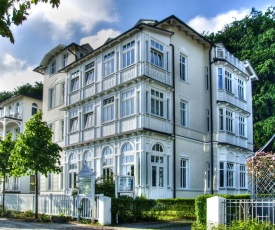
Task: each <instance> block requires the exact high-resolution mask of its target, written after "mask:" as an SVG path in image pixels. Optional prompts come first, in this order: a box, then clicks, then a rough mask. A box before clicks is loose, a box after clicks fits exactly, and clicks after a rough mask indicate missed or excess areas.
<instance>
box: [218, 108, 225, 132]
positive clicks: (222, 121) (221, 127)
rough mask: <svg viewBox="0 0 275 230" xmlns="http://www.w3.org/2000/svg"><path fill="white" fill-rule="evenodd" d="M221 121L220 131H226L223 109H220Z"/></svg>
mask: <svg viewBox="0 0 275 230" xmlns="http://www.w3.org/2000/svg"><path fill="white" fill-rule="evenodd" d="M219 118H220V119H219V120H220V130H224V125H223V123H224V118H223V109H219Z"/></svg>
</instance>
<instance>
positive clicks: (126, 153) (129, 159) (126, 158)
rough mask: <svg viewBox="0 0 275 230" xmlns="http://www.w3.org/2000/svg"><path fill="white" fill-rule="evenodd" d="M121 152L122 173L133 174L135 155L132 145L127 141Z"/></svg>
mask: <svg viewBox="0 0 275 230" xmlns="http://www.w3.org/2000/svg"><path fill="white" fill-rule="evenodd" d="M121 154H122V175H124V176H134V164H135V155H134V152H133V147H132V145H131V144H130V143H129V142H128V143H126V144H124V145H123V147H122V149H121Z"/></svg>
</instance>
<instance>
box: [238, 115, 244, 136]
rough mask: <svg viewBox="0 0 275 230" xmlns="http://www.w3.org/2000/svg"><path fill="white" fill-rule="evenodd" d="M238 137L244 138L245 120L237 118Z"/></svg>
mask: <svg viewBox="0 0 275 230" xmlns="http://www.w3.org/2000/svg"><path fill="white" fill-rule="evenodd" d="M239 135H240V136H241V137H245V118H244V117H243V116H239Z"/></svg>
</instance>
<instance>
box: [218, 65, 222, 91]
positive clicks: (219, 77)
mask: <svg viewBox="0 0 275 230" xmlns="http://www.w3.org/2000/svg"><path fill="white" fill-rule="evenodd" d="M222 72H223V69H222V68H218V84H219V89H223V76H222Z"/></svg>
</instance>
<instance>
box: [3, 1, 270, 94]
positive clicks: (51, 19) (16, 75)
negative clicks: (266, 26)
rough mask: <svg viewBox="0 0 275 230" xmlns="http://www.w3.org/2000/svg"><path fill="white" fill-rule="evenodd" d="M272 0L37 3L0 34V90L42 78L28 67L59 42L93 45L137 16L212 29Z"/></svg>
mask: <svg viewBox="0 0 275 230" xmlns="http://www.w3.org/2000/svg"><path fill="white" fill-rule="evenodd" d="M272 5H273V6H274V5H275V4H274V0H231V1H224V0H146V1H145V0H61V4H60V6H59V8H58V9H56V8H54V9H52V7H51V6H50V4H46V3H39V4H38V5H34V6H33V7H32V9H31V10H30V11H29V16H28V19H27V21H24V22H23V23H22V25H19V26H12V27H11V30H12V32H13V35H14V38H15V43H14V44H12V43H11V42H10V41H9V39H8V38H2V37H0V54H1V55H0V92H3V91H12V90H13V89H15V88H16V87H17V86H20V85H23V84H26V83H30V84H34V82H36V81H38V82H43V75H41V74H38V73H35V72H33V69H34V68H35V67H37V66H39V64H40V62H41V60H42V59H43V57H44V55H45V54H46V53H47V52H49V51H50V50H51V49H52V48H54V47H56V46H57V45H59V44H63V45H69V44H70V43H72V42H74V43H77V44H79V45H82V44H85V43H89V44H90V45H91V46H92V47H93V48H94V49H95V48H97V47H99V46H100V45H102V44H103V43H104V42H105V41H106V40H107V39H108V37H112V38H114V37H116V36H118V35H119V34H121V33H123V32H125V31H126V30H128V29H131V28H132V27H133V26H134V25H135V24H136V23H137V22H138V20H139V19H152V20H158V21H161V20H163V19H165V18H167V17H169V16H171V15H175V16H176V17H178V18H179V19H180V20H182V21H183V22H185V23H186V24H188V25H189V26H191V27H192V28H193V29H195V30H196V31H197V32H199V33H202V32H203V31H205V32H210V33H211V32H217V31H220V30H222V29H223V27H224V25H226V24H229V23H231V22H232V21H234V20H240V19H242V18H244V17H245V16H246V15H248V14H249V13H250V12H251V9H252V8H253V7H254V8H255V9H256V10H260V11H263V12H265V10H266V9H267V7H269V6H272Z"/></svg>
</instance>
